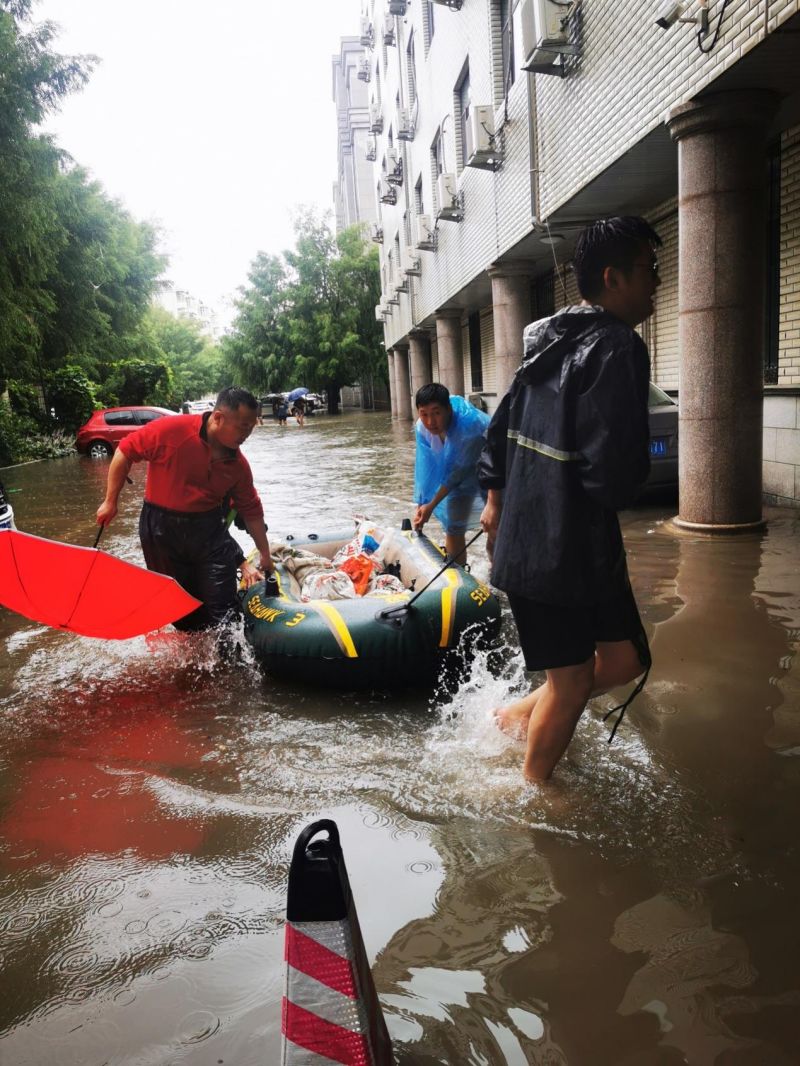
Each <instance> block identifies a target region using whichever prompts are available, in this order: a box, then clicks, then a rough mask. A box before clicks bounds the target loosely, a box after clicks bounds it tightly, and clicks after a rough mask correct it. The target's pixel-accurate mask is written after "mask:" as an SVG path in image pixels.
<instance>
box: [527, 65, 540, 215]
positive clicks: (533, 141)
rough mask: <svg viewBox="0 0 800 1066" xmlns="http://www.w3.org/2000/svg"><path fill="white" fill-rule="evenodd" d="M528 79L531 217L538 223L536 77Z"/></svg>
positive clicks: (531, 75)
mask: <svg viewBox="0 0 800 1066" xmlns="http://www.w3.org/2000/svg"><path fill="white" fill-rule="evenodd" d="M525 77H526V78H527V79H528V140H529V142H530V172H531V216H532V218H533V220H534V222H535V223H536V224H537V225H538V223H539V167H538V165H537V164H538V159H537V150H538V147H539V146H538V141H537V137H538V130H537V124H536V76H535V75H534V74H526V75H525Z"/></svg>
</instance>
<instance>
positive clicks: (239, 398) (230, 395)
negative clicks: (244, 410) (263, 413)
mask: <svg viewBox="0 0 800 1066" xmlns="http://www.w3.org/2000/svg"><path fill="white" fill-rule="evenodd" d="M220 407H224V408H225V410H226V411H238V410H239V408H240V407H249V408H250V410H251V411H257V410H258V400H257V399H256V398H255V396H254V395H253V394H252V392H248V391H247V389H238V388H236V386H235V385H231V387H230V388H228V389H223V390H222V392H221V393H220V394H219V395H218V396H217V402H216V403H215V404H214V410H215V411H219V409H220Z"/></svg>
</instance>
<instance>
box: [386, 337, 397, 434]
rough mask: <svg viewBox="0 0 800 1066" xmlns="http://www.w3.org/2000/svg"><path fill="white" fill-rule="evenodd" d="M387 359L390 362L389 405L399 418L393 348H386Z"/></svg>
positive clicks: (393, 413)
mask: <svg viewBox="0 0 800 1066" xmlns="http://www.w3.org/2000/svg"><path fill="white" fill-rule="evenodd" d="M386 360H387V362H388V364H389V407H390V409H391V412H392V418H397V385H396V384H395V380H394V351H393V350H392V349H391V348H387V349H386Z"/></svg>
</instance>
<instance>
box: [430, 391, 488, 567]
mask: <svg viewBox="0 0 800 1066" xmlns="http://www.w3.org/2000/svg"><path fill="white" fill-rule="evenodd" d="M416 405H417V414H418V416H419V419H418V421H417V424H416V427H415V432H416V438H417V458H416V464H415V467H414V501H415V502H416V503H417V504H418V506H417V512H416V514H415V515H414V529H417V530H422V528H423V526H424V525H425V523H426V522H428V521H429V520H430V517H431V515H434V514H435V515H436V517H437V518H438V519H439V521H440V522H441V523H442V526H443V527H444V533H445V545H446V548H447V554H448V555H449V556H450V558H451V559H452V560H453V561H454V562H457V563H460V564H461V565H462V566H463V565H464V563H466V561H467V557H466V551H465V543H466V538H465V534H466V532H467V530H468V529H476V528H477V527H478V525H479V524H480V518H481V512H482V510H483V504H484V499H485V496H484V494H482V493H481V489H480V486H479V485H478V479H477V476H476V472H475V470H476V466H477V463H478V459H479V458H480V455H481V451H482V450H483V446H484V444H485V443H486V440H485V437H486V427H487V426H488V425H489V416H488V415H486V414H484V413H483V411H479V410H478V409H477V407H473V406H472V404H471V403H469V402H468V401H467V400H465V399H464V398H463V397H462V396H452V397H451V396H450V393H449V392H448V391H447V389H446V388H445V387H444V385H440V384H438V383H434V384H432V385H423V386H422V388H421V389H420V390H419V391H418V392H417V395H416Z"/></svg>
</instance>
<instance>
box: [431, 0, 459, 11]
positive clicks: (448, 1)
mask: <svg viewBox="0 0 800 1066" xmlns="http://www.w3.org/2000/svg"><path fill="white" fill-rule="evenodd" d="M432 2H433V3H434V4H441V6H442V7H449V8H450V10H451V11H460V10H461V8H462V7H463V6H464V0H432Z"/></svg>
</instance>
